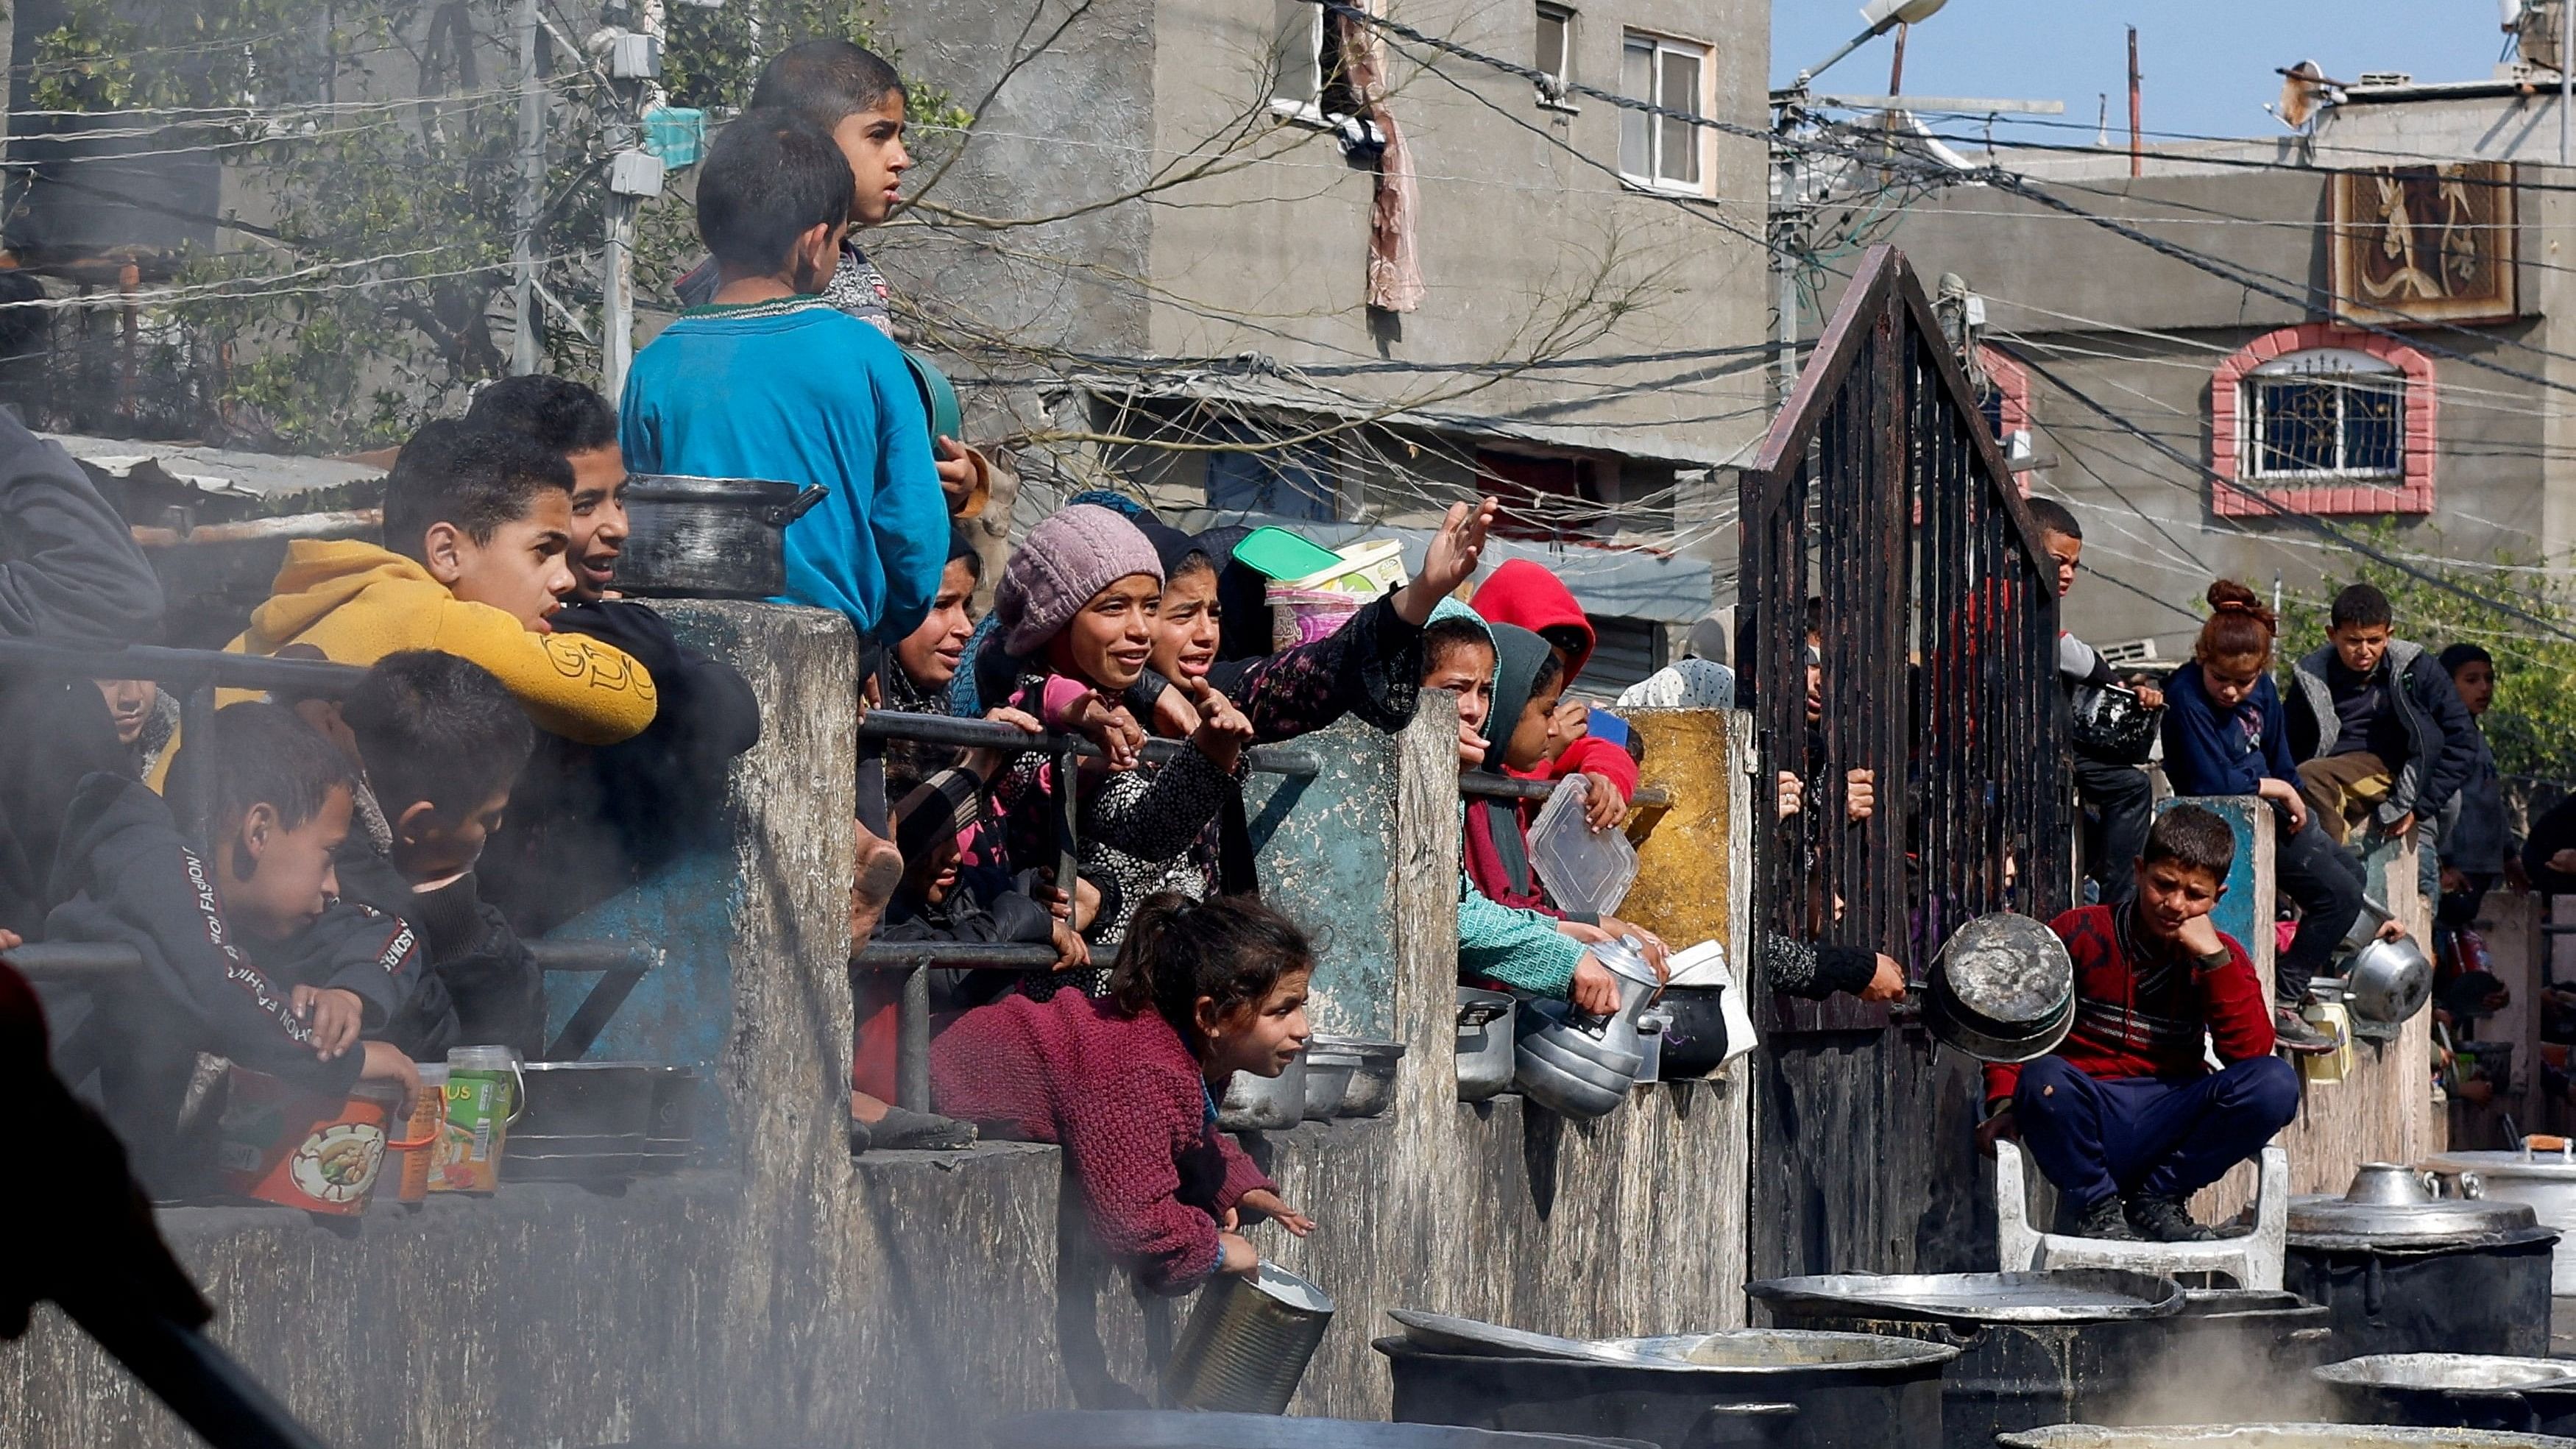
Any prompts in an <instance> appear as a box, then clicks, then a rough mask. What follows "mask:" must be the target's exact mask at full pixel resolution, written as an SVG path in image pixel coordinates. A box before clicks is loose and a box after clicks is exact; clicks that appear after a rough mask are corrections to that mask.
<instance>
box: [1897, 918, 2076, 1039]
mask: <svg viewBox="0 0 2576 1449" xmlns="http://www.w3.org/2000/svg"><path fill="white" fill-rule="evenodd" d="M1923 1024H1924V1025H1925V1026H1926V1027H1927V1028H1929V1029H1930V1030H1931V1032H1932V1034H1933V1035H1934V1036H1935V1037H1938V1038H1939V1039H1940V1040H1941V1041H1942V1042H1943V1043H1944V1044H1945V1045H1948V1046H1952V1047H1955V1048H1957V1049H1958V1050H1960V1051H1963V1052H1966V1053H1967V1054H1968V1055H1970V1056H1972V1057H1975V1058H1977V1059H1979V1060H1980V1061H1989V1062H2027V1061H2035V1060H2037V1059H2038V1058H2040V1057H2044V1056H2046V1055H2048V1054H2049V1053H2050V1052H2053V1051H2055V1050H2057V1047H2058V1044H2059V1043H2060V1042H2063V1041H2064V1040H2066V1033H2067V1032H2068V1031H2069V1030H2071V1029H2072V1028H2073V1026H2074V1024H2075V961H2074V958H2073V957H2071V956H2069V955H2068V954H2067V951H2066V943H2065V942H2063V941H2061V940H2059V939H2058V938H2057V933H2056V932H2055V931H2052V930H2050V929H2049V928H2048V927H2047V926H2046V925H2044V924H2042V923H2041V922H2039V921H2036V920H2033V919H2032V918H2030V917H2029V916H2022V915H2015V914H2013V913H2011V912H2009V911H1997V912H1995V913H1993V914H1991V915H1984V916H1979V917H1977V918H1976V919H1975V920H1973V921H1970V922H1968V923H1967V924H1966V925H1964V926H1961V927H1960V928H1959V929H1958V930H1957V931H1956V932H1954V933H1952V935H1951V937H1950V939H1949V940H1948V941H1947V942H1945V943H1944V944H1943V945H1942V947H1941V951H1940V954H1939V955H1937V956H1935V957H1934V958H1933V960H1932V970H1931V971H1930V973H1929V974H1927V975H1926V976H1925V978H1924V982H1923Z"/></svg>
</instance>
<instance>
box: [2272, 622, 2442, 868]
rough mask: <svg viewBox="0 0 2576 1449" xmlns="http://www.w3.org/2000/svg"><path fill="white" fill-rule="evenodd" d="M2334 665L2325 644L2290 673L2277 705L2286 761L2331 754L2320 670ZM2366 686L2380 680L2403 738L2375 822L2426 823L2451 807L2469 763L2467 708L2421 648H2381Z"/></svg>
mask: <svg viewBox="0 0 2576 1449" xmlns="http://www.w3.org/2000/svg"><path fill="white" fill-rule="evenodd" d="M2334 657H2335V651H2334V646H2333V645H2332V644H2327V645H2324V646H2322V647H2319V648H2317V649H2314V650H2311V651H2309V653H2308V654H2307V655H2306V656H2305V657H2303V658H2301V659H2300V660H2299V662H2298V663H2297V664H2296V665H2295V666H2293V667H2292V669H2291V671H2290V677H2291V680H2292V681H2293V683H2294V684H2295V686H2296V687H2295V688H2293V689H2292V690H2290V692H2289V697H2288V698H2287V699H2285V700H2283V701H2282V708H2283V712H2284V714H2285V717H2286V720H2287V723H2288V727H2289V744H2290V756H2291V758H2292V759H2294V760H2297V761H2299V762H2301V763H2305V762H2307V761H2309V760H2315V759H2322V758H2323V757H2324V756H2325V755H2326V754H2327V753H2328V752H2329V751H2331V750H2333V749H2334V747H2335V738H2336V736H2337V735H2339V734H2340V733H2342V730H2343V725H2342V721H2341V720H2340V719H2339V718H2338V717H2337V716H2336V714H2335V700H2334V689H2333V687H2332V686H2331V685H2329V684H2328V683H2327V682H2326V665H2327V664H2328V663H2329V662H2331V661H2332V660H2333V659H2334ZM2373 679H2374V681H2376V680H2379V679H2385V680H2387V681H2388V682H2389V684H2390V685H2391V688H2390V689H2389V691H2388V702H2389V705H2390V707H2391V708H2392V709H2394V710H2395V711H2396V713H2397V722H2398V724H2399V725H2401V726H2402V727H2403V728H2404V729H2405V731H2406V743H2407V752H2406V758H2404V759H2402V760H2390V761H2388V762H2387V765H2388V773H2389V788H2388V798H2387V799H2386V800H2383V801H2381V802H2380V804H2379V809H2378V811H2377V818H2378V821H2379V823H2380V824H2381V825H2383V826H2385V825H2393V824H2395V823H2396V822H2397V821H2398V819H2399V818H2400V817H2403V816H2407V815H2413V816H2416V817H2417V818H2419V819H2422V820H2424V821H2427V822H2430V821H2432V820H2434V819H2436V818H2437V817H2439V816H2440V815H2441V813H2442V809H2443V807H2444V806H2446V805H2448V804H2450V803H2451V796H2452V795H2453V794H2455V793H2457V792H2458V790H2459V788H2460V786H2461V785H2462V784H2463V783H2464V782H2466V781H2467V779H2468V778H2469V771H2470V769H2471V768H2472V767H2474V766H2475V765H2476V763H2477V758H2478V735H2477V724H2476V721H2475V719H2474V718H2473V717H2472V716H2471V715H2470V714H2469V707H2468V706H2467V705H2465V704H2462V703H2460V692H2459V690H2457V689H2455V688H2453V687H2452V684H2451V676H2450V674H2449V673H2448V672H2447V671H2445V670H2444V669H2443V668H2442V665H2441V661H2439V660H2437V659H2435V658H2434V657H2433V656H2432V655H2431V654H2430V653H2428V652H2426V650H2425V648H2424V646H2423V645H2421V644H2417V643H2414V642H2413V641H2411V640H2406V639H2391V640H2389V641H2388V652H2387V654H2386V655H2384V656H2382V657H2381V659H2380V661H2379V669H2378V671H2377V672H2376V673H2375V674H2374V675H2373Z"/></svg>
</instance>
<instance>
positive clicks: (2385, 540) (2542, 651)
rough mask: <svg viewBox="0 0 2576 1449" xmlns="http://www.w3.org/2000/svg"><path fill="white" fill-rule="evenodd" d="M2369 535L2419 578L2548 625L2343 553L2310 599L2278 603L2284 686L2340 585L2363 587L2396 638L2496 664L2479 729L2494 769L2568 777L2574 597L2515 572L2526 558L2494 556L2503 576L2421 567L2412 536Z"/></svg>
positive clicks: (2574, 729) (2316, 638)
mask: <svg viewBox="0 0 2576 1449" xmlns="http://www.w3.org/2000/svg"><path fill="white" fill-rule="evenodd" d="M2368 536H2369V540H2370V542H2371V543H2372V544H2373V546H2375V547H2377V548H2379V549H2380V550H2381V551H2383V552H2385V553H2389V554H2392V555H2395V556H2397V557H2400V558H2404V559H2406V561H2407V562H2408V563H2409V564H2411V565H2413V566H2414V567H2415V568H2417V569H2419V570H2421V571H2422V572H2423V573H2425V574H2429V575H2431V576H2432V577H2434V578H2437V579H2440V580H2442V581H2443V582H2444V583H2447V584H2451V585H2454V586H2456V587H2457V588H2460V589H2464V590H2466V591H2467V592H2469V593H2471V594H2474V595H2478V596H2480V597H2482V598H2484V599H2489V600H2497V601H2504V602H2509V603H2511V604H2512V605H2513V606H2514V607H2515V608H2518V609H2520V610H2522V611H2523V612H2524V613H2527V614H2530V615H2533V616H2534V617H2536V618H2538V619H2540V620H2541V621H2542V622H2543V623H2544V624H2546V625H2547V626H2548V627H2547V628H2546V629H2541V628H2535V627H2533V626H2532V625H2531V624H2530V623H2529V622H2528V621H2526V620H2523V619H2519V618H2516V617H2514V616H2513V615H2511V614H2509V613H2506V612H2505V611H2504V610H2502V609H2499V608H2496V607H2494V605H2493V604H2488V603H2479V602H2475V601H2473V600H2470V599H2464V598H2462V597H2461V596H2460V595H2459V594H2456V593H2453V592H2451V590H2449V589H2445V588H2442V587H2439V586H2438V585H2435V584H2432V583H2428V582H2426V581H2425V580H2424V579H2421V578H2417V577H2415V576H2414V575H2411V574H2408V573H2406V572H2404V571H2402V570H2399V569H2396V568H2392V567H2390V566H2388V565H2386V564H2382V563H2376V562H2373V561H2371V560H2369V559H2366V558H2362V557H2360V556H2358V555H2351V556H2348V558H2347V560H2346V562H2345V563H2344V564H2343V565H2341V566H2336V565H2329V567H2328V568H2327V570H2326V577H2325V580H2324V582H2323V584H2322V585H2321V587H2320V589H2319V591H2318V592H2317V593H2316V594H2314V595H2303V596H2300V597H2297V598H2293V599H2289V600H2286V601H2285V602H2284V605H2283V608H2282V619H2281V639H2282V658H2281V661H2280V667H2281V673H2282V682H2283V685H2284V687H2287V684H2288V678H2289V666H2290V664H2291V662H2292V661H2293V660H2294V659H2295V658H2296V657H2297V656H2298V655H2300V654H2302V653H2305V652H2306V651H2308V650H2310V649H2314V648H2315V647H2316V646H2317V645H2318V644H2320V643H2322V642H2323V641H2324V639H2325V635H2326V621H2327V617H2328V611H2329V609H2330V608H2331V606H2332V605H2333V602H2334V596H2335V595H2336V594H2337V593H2338V592H2340V591H2341V590H2342V589H2343V588H2344V587H2345V586H2346V585H2348V584H2356V583H2366V584H2372V585H2375V586H2376V587H2377V588H2378V589H2379V591H2380V592H2381V593H2383V594H2386V595H2387V596H2388V602H2389V605H2390V608H2391V610H2392V612H2394V613H2395V615H2396V619H2397V628H2396V632H2397V634H2398V637H2400V638H2404V639H2412V640H2415V641H2416V642H2418V643H2420V644H2422V645H2423V646H2424V647H2425V648H2427V649H2429V650H2433V651H2436V652H2439V651H2440V650H2441V649H2442V648H2443V647H2444V646H2445V645H2449V644H2456V643H2462V642H2466V643H2471V644H2479V645H2483V646H2485V648H2486V650H2487V652H2488V653H2490V654H2493V655H2494V656H2495V661H2496V692H2495V703H2494V704H2493V705H2492V706H2490V707H2489V709H2488V710H2487V713H2486V716H2485V718H2483V719H2482V720H2480V721H2479V723H2480V724H2481V725H2482V726H2484V728H2485V730H2486V735H2487V743H2488V745H2489V747H2490V748H2492V749H2493V750H2494V751H2495V757H2496V765H2497V767H2498V768H2499V769H2501V770H2503V771H2504V773H2506V774H2508V775H2539V776H2544V777H2546V778H2550V779H2557V780H2570V779H2576V595H2571V594H2570V592H2569V590H2568V589H2567V587H2566V586H2565V585H2564V584H2562V583H2560V582H2558V581H2557V580H2555V579H2553V578H2552V577H2551V576H2549V575H2547V574H2543V573H2541V572H2539V571H2538V570H2536V569H2534V570H2531V571H2529V572H2521V571H2518V570H2520V569H2523V568H2526V567H2528V565H2529V563H2530V561H2529V560H2524V559H2516V558H2513V557H2510V556H2506V555H2502V554H2499V555H2498V556H2497V558H2496V563H2498V564H2499V565H2504V566H2506V567H2505V568H2504V569H2503V570H2498V569H2493V568H2466V567H2462V566H2460V565H2458V564H2451V563H2437V562H2429V561H2425V560H2424V559H2423V558H2422V557H2420V555H2421V554H2423V553H2430V552H2438V551H2439V550H2438V548H2432V549H2427V548H2426V546H2425V542H2424V540H2423V538H2422V537H2421V536H2414V535H2410V536H2407V537H2405V538H2403V539H2401V537H2400V535H2399V534H2398V533H2397V531H2396V529H2395V528H2394V527H2389V526H2382V527H2380V528H2378V529H2375V530H2372V531H2370V533H2369V535H2368ZM2436 541H2437V542H2438V536H2437V538H2436Z"/></svg>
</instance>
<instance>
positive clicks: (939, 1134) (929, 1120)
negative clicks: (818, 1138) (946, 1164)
mask: <svg viewBox="0 0 2576 1449" xmlns="http://www.w3.org/2000/svg"><path fill="white" fill-rule="evenodd" d="M854 1125H855V1124H854ZM868 1137H869V1140H870V1143H871V1145H873V1146H875V1147H877V1148H879V1149H883V1150H889V1151H896V1152H955V1151H957V1150H959V1149H961V1148H966V1147H972V1146H974V1145H975V1124H974V1123H972V1122H960V1121H958V1120H957V1119H956V1118H954V1117H937V1116H933V1115H931V1114H930V1113H928V1112H913V1111H907V1110H905V1109H904V1108H901V1107H888V1108H886V1114H885V1115H884V1116H882V1117H880V1118H878V1119H877V1120H876V1121H874V1122H871V1123H869V1124H868Z"/></svg>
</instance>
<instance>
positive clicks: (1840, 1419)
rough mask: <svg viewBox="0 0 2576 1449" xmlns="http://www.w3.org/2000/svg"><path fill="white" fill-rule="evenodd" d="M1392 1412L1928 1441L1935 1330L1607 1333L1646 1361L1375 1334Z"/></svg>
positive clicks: (1700, 1433) (1405, 1416) (1688, 1432)
mask: <svg viewBox="0 0 2576 1449" xmlns="http://www.w3.org/2000/svg"><path fill="white" fill-rule="evenodd" d="M1374 1347H1375V1348H1376V1349H1377V1351H1378V1352H1379V1353H1382V1354H1384V1355H1386V1358H1387V1364H1388V1368H1389V1370H1390V1371H1391V1372H1392V1373H1393V1375H1394V1379H1395V1417H1396V1418H1397V1419H1399V1420H1403V1421H1406V1422H1416V1423H1440V1424H1462V1425H1468V1426H1472V1427H1475V1428H1481V1429H1510V1430H1533V1431H1542V1432H1548V1433H1560V1434H1606V1435H1611V1436H1615V1437H1618V1438H1623V1439H1642V1440H1645V1441H1647V1442H1649V1443H1652V1444H1655V1445H1657V1446H1659V1449H1731V1446H1747V1449H1750V1446H1756V1445H1761V1446H1778V1449H1828V1446H1840V1445H1852V1446H1873V1449H1874V1446H1880V1445H1885V1446H1889V1449H1937V1446H1939V1445H1940V1443H1941V1370H1942V1366H1943V1365H1945V1364H1947V1363H1948V1362H1950V1360H1951V1359H1952V1358H1953V1357H1955V1356H1956V1354H1955V1351H1954V1350H1952V1349H1948V1348H1944V1347H1942V1346H1940V1345H1937V1344H1929V1343H1917V1342H1911V1341H1908V1340H1905V1339H1895V1338H1875V1337H1870V1336H1867V1335H1862V1334H1848V1333H1807V1332H1799V1331H1794V1330H1789V1331H1784V1330H1778V1329H1737V1330H1733V1331H1730V1332H1725V1333H1710V1334H1686V1335H1676V1336H1672V1337H1666V1338H1650V1339H1618V1340H1612V1341H1610V1342H1609V1343H1607V1344H1605V1345H1604V1347H1606V1348H1610V1349H1614V1350H1625V1351H1634V1352H1636V1353H1637V1354H1638V1355H1639V1358H1640V1360H1641V1361H1639V1362H1633V1363H1626V1362H1618V1363H1614V1362H1602V1361H1599V1360H1592V1359H1573V1358H1556V1357H1537V1356H1513V1355H1501V1354H1481V1353H1455V1352H1442V1351H1439V1350H1435V1349H1430V1348H1425V1347H1423V1346H1422V1345H1420V1344H1418V1343H1416V1342H1414V1341H1413V1340H1411V1339H1410V1338H1405V1337H1389V1338H1381V1339H1379V1340H1377V1342H1376V1343H1375V1345H1374Z"/></svg>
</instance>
